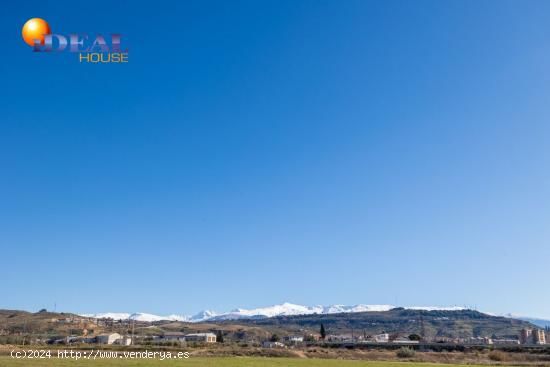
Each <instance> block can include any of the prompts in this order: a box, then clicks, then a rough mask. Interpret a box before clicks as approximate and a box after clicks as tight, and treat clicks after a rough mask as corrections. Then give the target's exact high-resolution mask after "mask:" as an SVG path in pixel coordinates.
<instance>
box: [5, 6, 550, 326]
mask: <svg viewBox="0 0 550 367" xmlns="http://www.w3.org/2000/svg"><path fill="white" fill-rule="evenodd" d="M549 15H550V3H548V2H543V1H527V2H518V1H510V2H508V1H378V2H373V1H346V2H341V1H305V0H302V1H235V2H227V1H214V2H210V1H196V2H163V1H157V2H154V3H145V2H126V3H124V2H116V3H113V2H107V1H95V2H93V3H89V4H87V5H78V6H77V5H75V4H74V3H73V2H69V1H57V2H55V3H54V2H51V3H48V2H42V1H41V2H39V1H25V2H8V3H6V4H3V6H2V12H0V20H1V22H0V29H1V31H2V35H3V37H2V39H3V50H4V51H3V55H2V56H3V57H2V58H1V59H0V72H1V76H2V79H1V88H0V97H1V99H0V100H1V107H0V223H1V225H0V227H1V230H0V249H1V252H2V266H1V267H0V277H1V278H2V279H3V281H2V282H0V294H1V295H2V296H1V297H0V308H14V309H27V310H38V309H39V308H42V307H45V308H48V309H51V308H53V305H54V303H56V304H57V309H58V310H64V311H72V312H102V311H125V312H135V311H142V312H151V313H158V314H168V313H194V312H197V311H199V310H201V309H204V308H210V309H215V310H218V311H224V310H228V309H231V308H235V307H257V306H266V305H270V304H273V303H280V302H283V301H289V302H293V303H300V304H306V305H314V304H333V303H343V304H356V303H371V304H378V303H381V304H385V303H389V304H398V305H439V306H445V305H461V306H462V305H466V306H471V307H477V308H478V309H480V310H486V311H492V312H499V313H500V312H515V313H520V314H525V315H532V316H542V317H550V310H549V309H548V304H549V302H550V296H549V295H548V292H546V291H545V290H546V288H545V284H546V283H547V280H548V265H547V263H548V261H550V246H549V240H550V226H548V223H550V170H549V169H548V167H549V166H550V146H549V144H548V142H549V141H550V126H549V125H548V121H549V117H550V105H549V104H548V100H549V97H550V22H549V19H550V18H549ZM32 17H41V18H44V19H46V20H47V21H48V22H49V23H50V26H51V27H52V31H53V32H54V33H56V32H58V33H62V34H68V33H89V34H96V33H105V34H109V33H122V34H123V35H124V41H126V42H127V45H128V46H129V47H130V55H129V63H128V64H124V65H114V64H112V65H90V64H79V63H78V59H77V55H75V54H70V53H60V54H43V53H42V54H40V53H32V52H31V48H30V47H29V46H27V45H26V44H25V43H24V42H23V40H22V38H21V35H20V32H21V27H22V25H23V24H24V23H25V21H26V20H27V19H29V18H32Z"/></svg>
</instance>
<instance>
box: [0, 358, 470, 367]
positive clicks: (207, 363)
mask: <svg viewBox="0 0 550 367" xmlns="http://www.w3.org/2000/svg"><path fill="white" fill-rule="evenodd" d="M23 366H24V367H63V366H83V367H85V366H107V367H118V366H120V367H150V366H152V367H156V366H166V367H173V366H189V367H199V366H200V367H238V366H243V367H338V366H344V367H346V366H348V367H437V366H444V367H454V366H458V365H451V364H429V363H407V362H371V361H349V360H336V359H298V358H294V359H290V358H250V357H225V358H193V357H191V358H189V359H186V360H177V361H174V360H170V361H168V360H164V361H161V360H151V359H149V360H95V361H93V360H79V361H74V360H60V359H57V358H52V359H49V360H28V359H26V360H24V359H23V360H21V359H20V360H16V359H12V358H11V357H5V356H2V357H0V367H23ZM469 367H473V366H469Z"/></svg>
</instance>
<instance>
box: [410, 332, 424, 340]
mask: <svg viewBox="0 0 550 367" xmlns="http://www.w3.org/2000/svg"><path fill="white" fill-rule="evenodd" d="M409 340H413V341H420V340H422V337H421V336H420V335H418V334H411V335H409Z"/></svg>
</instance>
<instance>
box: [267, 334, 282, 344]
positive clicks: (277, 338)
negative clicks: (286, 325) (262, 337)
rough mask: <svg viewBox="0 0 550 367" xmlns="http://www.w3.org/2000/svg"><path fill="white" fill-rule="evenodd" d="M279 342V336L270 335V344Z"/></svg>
mask: <svg viewBox="0 0 550 367" xmlns="http://www.w3.org/2000/svg"><path fill="white" fill-rule="evenodd" d="M279 340H280V339H279V335H277V334H273V335H271V338H270V339H269V341H270V342H278V341H279Z"/></svg>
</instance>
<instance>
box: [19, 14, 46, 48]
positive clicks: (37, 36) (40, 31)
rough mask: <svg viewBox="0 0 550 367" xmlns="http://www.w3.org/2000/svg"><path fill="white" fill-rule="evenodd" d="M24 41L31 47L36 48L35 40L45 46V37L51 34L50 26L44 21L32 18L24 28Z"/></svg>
mask: <svg viewBox="0 0 550 367" xmlns="http://www.w3.org/2000/svg"><path fill="white" fill-rule="evenodd" d="M21 33H22V34H23V39H24V40H25V42H27V44H28V45H29V46H34V40H38V41H40V44H41V45H43V44H44V35H46V34H50V25H49V24H48V22H46V21H45V20H44V19H40V18H32V19H29V20H27V23H25V25H24V26H23V31H22V32H21Z"/></svg>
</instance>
